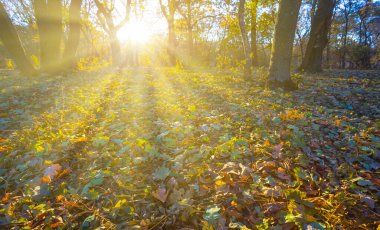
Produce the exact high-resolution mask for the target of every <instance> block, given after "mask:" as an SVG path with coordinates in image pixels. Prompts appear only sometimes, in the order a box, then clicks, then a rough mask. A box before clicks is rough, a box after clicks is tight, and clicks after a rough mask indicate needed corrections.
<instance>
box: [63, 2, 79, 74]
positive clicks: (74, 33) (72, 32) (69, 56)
mask: <svg viewBox="0 0 380 230" xmlns="http://www.w3.org/2000/svg"><path fill="white" fill-rule="evenodd" d="M81 5H82V0H72V1H71V4H70V8H69V34H68V38H67V41H66V45H65V51H64V54H63V61H64V63H63V64H64V66H65V67H67V68H70V67H73V66H74V65H75V63H76V59H75V56H76V52H77V49H78V45H79V39H80V27H81V17H80V9H81Z"/></svg>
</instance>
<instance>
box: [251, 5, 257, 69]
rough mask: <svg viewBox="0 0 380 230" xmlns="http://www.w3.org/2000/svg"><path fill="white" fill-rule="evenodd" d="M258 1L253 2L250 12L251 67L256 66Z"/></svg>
mask: <svg viewBox="0 0 380 230" xmlns="http://www.w3.org/2000/svg"><path fill="white" fill-rule="evenodd" d="M257 5H258V0H253V6H252V11H251V54H252V55H251V58H252V66H257V65H258V59H257V29H256V26H257V7H258V6H257Z"/></svg>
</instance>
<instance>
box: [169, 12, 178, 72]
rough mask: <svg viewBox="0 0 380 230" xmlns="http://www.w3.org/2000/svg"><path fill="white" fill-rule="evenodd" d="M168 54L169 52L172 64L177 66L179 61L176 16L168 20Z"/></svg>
mask: <svg viewBox="0 0 380 230" xmlns="http://www.w3.org/2000/svg"><path fill="white" fill-rule="evenodd" d="M168 33H169V38H168V54H169V62H170V65H172V66H175V65H176V63H177V59H176V38H175V32H174V18H173V19H169V21H168Z"/></svg>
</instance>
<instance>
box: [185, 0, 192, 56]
mask: <svg viewBox="0 0 380 230" xmlns="http://www.w3.org/2000/svg"><path fill="white" fill-rule="evenodd" d="M186 5H187V18H186V21H187V22H186V23H187V36H188V38H187V40H188V41H187V42H188V45H187V46H188V49H189V51H188V52H189V57H190V59H191V58H192V57H193V47H194V44H193V39H194V38H193V20H192V15H191V1H186Z"/></svg>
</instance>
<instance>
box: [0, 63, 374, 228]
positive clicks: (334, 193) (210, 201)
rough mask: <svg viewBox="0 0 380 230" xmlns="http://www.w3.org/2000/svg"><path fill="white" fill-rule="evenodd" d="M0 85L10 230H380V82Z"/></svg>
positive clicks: (210, 77) (52, 80)
mask: <svg viewBox="0 0 380 230" xmlns="http://www.w3.org/2000/svg"><path fill="white" fill-rule="evenodd" d="M264 75H265V74H263V73H262V72H261V71H257V72H256V73H255V74H254V78H253V79H252V80H251V81H247V80H244V78H243V77H241V76H239V74H237V73H218V72H215V71H214V72H204V71H203V72H199V71H187V70H179V69H145V70H135V71H122V72H120V71H119V72H112V71H101V72H97V73H93V72H91V73H83V72H80V73H75V74H70V75H67V76H55V77H47V76H40V77H34V78H32V77H23V76H19V75H17V74H16V73H14V72H10V71H2V72H1V73H0V85H1V94H0V130H1V131H0V134H1V137H2V138H1V139H0V150H1V152H0V199H1V200H0V228H2V229H21V228H23V229H28V228H29V229H32V228H37V229H40V228H47V229H79V228H82V229H94V228H97V227H103V228H102V229H202V228H203V229H228V228H229V229H269V228H271V229H298V228H308V229H376V228H377V226H378V225H379V224H380V222H379V220H380V215H379V212H380V206H379V201H378V198H379V196H380V179H379V173H380V150H379V149H380V138H379V134H380V130H379V125H380V122H379V118H380V102H379V98H380V74H379V72H375V71H326V72H324V73H322V74H318V75H306V74H305V75H295V76H294V80H295V81H297V82H298V83H299V85H300V88H299V90H296V91H294V92H283V91H281V90H274V91H273V90H268V89H266V87H265V77H264Z"/></svg>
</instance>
